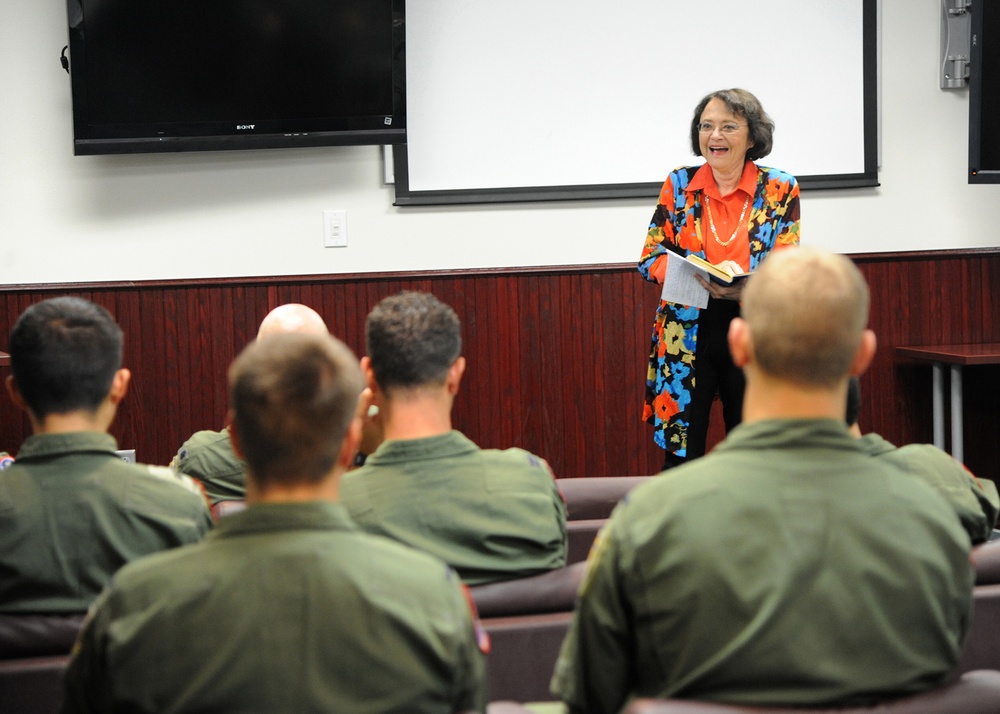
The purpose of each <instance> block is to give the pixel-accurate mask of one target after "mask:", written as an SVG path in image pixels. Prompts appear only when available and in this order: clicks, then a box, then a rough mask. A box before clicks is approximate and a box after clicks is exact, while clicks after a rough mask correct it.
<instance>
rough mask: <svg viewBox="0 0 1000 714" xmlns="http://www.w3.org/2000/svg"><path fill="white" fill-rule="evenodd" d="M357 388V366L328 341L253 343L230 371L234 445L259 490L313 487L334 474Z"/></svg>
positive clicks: (294, 337) (309, 337)
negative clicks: (282, 486) (270, 486)
mask: <svg viewBox="0 0 1000 714" xmlns="http://www.w3.org/2000/svg"><path fill="white" fill-rule="evenodd" d="M362 388H363V383H362V378H361V369H360V368H359V367H358V360H357V357H356V356H355V355H354V353H352V352H351V350H350V349H348V348H347V347H346V346H345V345H344V344H343V343H342V342H340V341H339V340H336V339H335V338H333V337H331V336H329V335H315V334H308V333H304V332H298V333H288V334H277V335H272V336H270V337H268V338H267V339H266V340H256V341H254V342H251V343H250V345H249V346H248V347H247V348H246V349H244V350H243V352H241V353H240V355H239V357H237V358H236V361H235V362H233V364H232V366H231V367H230V368H229V400H230V406H231V408H232V419H233V424H234V425H235V427H236V433H237V436H238V438H239V445H240V448H241V451H242V452H243V456H244V458H245V460H246V462H247V466H248V467H249V472H250V476H251V478H253V479H255V480H256V482H257V483H259V484H262V485H264V484H269V483H285V484H297V483H316V482H319V481H321V480H322V479H323V478H324V477H325V476H326V475H327V474H328V473H329V472H330V470H331V469H332V468H333V466H334V464H335V463H336V460H337V454H338V453H339V452H340V447H341V445H342V444H343V441H344V437H345V436H346V435H347V429H348V427H349V426H350V424H351V421H352V420H353V418H354V415H355V411H356V410H357V406H358V397H359V396H360V395H361V390H362Z"/></svg>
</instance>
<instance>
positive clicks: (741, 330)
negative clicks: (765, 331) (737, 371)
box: [727, 317, 753, 368]
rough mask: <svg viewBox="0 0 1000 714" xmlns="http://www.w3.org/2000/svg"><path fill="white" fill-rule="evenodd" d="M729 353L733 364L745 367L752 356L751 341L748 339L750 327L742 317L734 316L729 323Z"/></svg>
mask: <svg viewBox="0 0 1000 714" xmlns="http://www.w3.org/2000/svg"><path fill="white" fill-rule="evenodd" d="M727 337H728V339H729V353H730V354H731V355H732V356H733V364H735V365H736V366H737V367H741V368H742V367H746V366H747V365H748V364H749V363H750V360H751V358H752V357H753V341H752V340H751V339H750V328H749V326H748V325H747V322H746V320H744V319H743V318H742V317H734V318H733V321H732V322H730V323H729V334H728V336H727Z"/></svg>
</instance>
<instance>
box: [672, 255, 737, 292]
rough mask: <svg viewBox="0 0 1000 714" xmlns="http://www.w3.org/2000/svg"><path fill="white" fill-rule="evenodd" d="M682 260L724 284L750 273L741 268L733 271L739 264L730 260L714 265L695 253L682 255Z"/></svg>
mask: <svg viewBox="0 0 1000 714" xmlns="http://www.w3.org/2000/svg"><path fill="white" fill-rule="evenodd" d="M671 257H673V256H671ZM678 257H679V256H678ZM684 260H686V261H688V262H689V263H692V264H693V265H694V266H695V267H696V268H701V269H702V270H704V271H706V272H708V274H709V275H711V276H712V277H713V278H714V279H715V280H716V282H720V283H723V284H724V285H731V284H732V282H733V281H734V280H737V279H739V278H748V277H750V273H744V272H743V271H742V269H741V270H740V271H739V272H734V271H733V268H734V267H735V268H739V267H740V266H738V265H737V264H736V263H734V262H733V261H731V260H727V261H725V263H726V264H725V265H715V264H714V263H709V262H708V261H707V260H705V259H704V258H701V257H699V256H697V255H687V256H684Z"/></svg>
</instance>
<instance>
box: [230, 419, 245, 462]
mask: <svg viewBox="0 0 1000 714" xmlns="http://www.w3.org/2000/svg"><path fill="white" fill-rule="evenodd" d="M235 416H236V415H235V414H234V413H233V410H232V409H230V410H229V411H228V412H226V428H227V429H228V430H229V442H230V443H231V444H232V445H233V453H234V454H236V458H238V459H240V460H241V461H245V460H246V459H244V458H243V448H242V447H241V446H240V435H239V434H238V433H237V432H236V419H235Z"/></svg>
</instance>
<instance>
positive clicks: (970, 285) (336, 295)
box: [0, 251, 1000, 479]
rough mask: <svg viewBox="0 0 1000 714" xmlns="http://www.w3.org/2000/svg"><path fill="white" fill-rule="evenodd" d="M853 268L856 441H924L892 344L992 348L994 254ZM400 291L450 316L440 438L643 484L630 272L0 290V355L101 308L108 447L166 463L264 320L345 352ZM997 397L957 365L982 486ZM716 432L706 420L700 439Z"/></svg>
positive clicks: (990, 379) (894, 260) (209, 422)
mask: <svg viewBox="0 0 1000 714" xmlns="http://www.w3.org/2000/svg"><path fill="white" fill-rule="evenodd" d="M854 258H855V260H856V262H857V263H858V264H859V266H860V267H861V270H862V272H863V273H864V275H865V277H866V278H867V280H868V282H869V284H870V286H871V290H872V320H871V325H872V328H873V329H874V330H875V332H876V334H877V335H878V338H879V353H878V355H877V357H876V359H875V362H874V364H873V365H872V368H871V370H870V371H869V373H868V374H867V375H866V376H865V378H864V379H863V380H862V388H863V390H864V396H865V403H864V405H863V407H862V412H861V423H862V426H863V428H864V429H865V430H874V431H877V432H879V433H881V434H883V435H884V436H885V437H886V438H888V439H890V440H891V441H894V442H895V443H907V442H911V441H930V440H931V437H932V434H931V391H930V384H931V369H930V366H929V365H926V364H921V363H916V362H905V361H900V360H897V359H896V357H895V355H894V354H893V347H894V346H896V345H903V344H914V345H920V344H933V343H962V342H1000V324H998V319H997V318H998V317H1000V314H998V313H1000V309H998V310H995V309H994V307H993V304H992V296H993V293H994V291H993V287H994V286H997V287H1000V251H982V252H968V251H961V252H960V251H954V252H946V253H941V254H912V255H910V254H874V255H865V256H854ZM402 289H410V290H425V291H430V292H433V293H435V294H436V295H438V296H439V297H440V298H441V299H442V300H444V301H446V302H448V303H449V304H451V305H452V306H454V308H455V309H456V311H457V312H458V314H459V317H460V318H461V319H462V322H463V328H464V329H463V333H464V340H465V354H466V357H467V359H468V363H469V364H468V369H467V372H466V378H465V382H464V385H463V388H462V391H461V392H460V394H459V398H458V401H457V404H456V408H455V425H456V427H457V428H459V429H461V430H462V431H464V432H465V433H466V434H468V435H469V436H470V437H471V438H472V439H474V440H475V441H477V442H478V443H479V444H481V445H482V446H485V447H506V446H512V445H513V446H520V447H523V448H525V449H529V450H531V451H533V452H535V453H538V454H540V455H542V456H544V457H545V458H547V459H548V460H549V462H550V463H551V465H552V467H553V469H554V470H555V472H556V474H557V475H559V476H571V477H576V476H604V475H625V474H646V473H655V472H656V471H657V470H658V469H659V465H660V463H661V462H662V452H661V451H660V450H659V449H657V448H656V447H655V446H653V445H652V441H651V436H650V432H649V428H648V427H647V426H646V425H645V424H643V423H641V422H640V414H641V408H642V396H643V388H644V380H645V362H646V355H647V350H648V341H649V333H650V328H651V325H652V319H653V311H654V309H655V305H656V300H657V295H658V289H657V288H656V286H654V285H651V284H649V283H645V282H644V281H642V280H641V278H640V277H639V275H638V274H637V273H636V272H635V270H634V268H633V267H632V266H626V265H616V266H585V267H572V268H565V269H544V270H537V269H535V270H532V269H529V270H514V271H509V272H497V271H472V272H461V273H433V274H427V275H398V274H397V275H354V276H329V277H327V276H310V277H304V278H303V277H297V278H269V279H247V280H234V279H224V280H214V281H212V280H205V281H169V282H155V283H139V284H125V285H69V286H67V285H63V286H8V287H0V350H6V346H7V335H8V334H9V331H10V328H11V326H12V325H13V323H14V320H15V319H16V318H17V316H18V315H19V314H20V313H21V311H22V310H24V309H25V308H26V307H27V306H28V305H29V304H31V303H32V302H35V301H37V300H40V299H43V298H45V297H50V296H53V295H56V294H72V295H79V296H81V297H84V298H87V299H89V300H93V301H95V302H98V303H100V304H102V305H104V306H105V307H107V308H108V309H109V310H110V311H111V312H112V313H113V314H114V315H115V316H116V317H117V319H118V321H119V323H120V324H121V325H122V327H123V329H124V331H125V336H126V347H125V359H126V366H128V367H129V368H130V369H131V370H132V372H133V382H132V389H131V392H130V394H129V396H128V398H127V399H126V400H125V402H124V403H123V405H122V408H121V410H120V412H119V416H118V419H117V421H116V423H115V426H114V428H113V432H114V435H115V436H116V438H117V439H118V441H119V443H120V445H121V446H122V448H135V449H136V452H137V456H138V457H139V459H140V460H142V461H147V462H151V463H167V462H168V461H169V460H170V458H171V457H172V456H173V454H174V453H175V452H176V450H177V447H178V446H179V445H180V444H181V443H182V442H183V441H184V439H186V438H187V437H188V436H189V435H190V434H191V433H192V432H194V431H196V430H199V429H209V428H213V429H214V428H219V427H221V425H222V423H223V419H224V417H225V412H226V393H225V373H226V369H227V368H228V365H229V363H230V362H231V361H232V359H233V358H234V357H235V355H236V354H237V353H238V352H239V350H240V349H241V348H242V347H243V346H244V345H245V344H246V343H247V342H248V341H249V340H251V339H252V338H253V336H254V334H255V333H256V329H257V325H258V323H259V322H260V320H261V318H262V317H263V316H264V315H265V314H266V313H267V312H268V310H270V309H271V308H273V307H275V306H276V305H279V304H282V303H286V302H301V303H305V304H307V305H310V306H312V307H314V308H315V309H316V310H318V311H319V312H320V313H321V314H322V315H324V316H325V318H326V320H327V323H328V325H329V327H330V329H331V330H332V331H333V332H334V334H336V335H338V336H339V337H340V338H341V339H343V340H344V341H345V342H346V343H347V344H348V345H349V346H350V347H351V348H352V349H353V350H355V352H357V353H358V354H359V355H360V354H363V348H364V318H365V315H366V314H367V312H368V310H369V309H370V308H371V307H372V306H373V305H374V304H375V303H376V302H378V300H380V299H381V298H382V297H384V296H386V295H389V294H391V293H393V292H395V291H397V290H402ZM4 371H6V368H0V373H2V372H4ZM998 387H1000V367H995V368H994V367H972V368H966V371H965V390H964V395H965V428H966V440H965V441H966V444H965V449H966V463H967V464H968V466H969V467H970V468H971V469H972V470H973V471H974V472H976V473H978V474H979V475H981V476H985V477H988V478H993V479H996V478H998V477H1000V468H998V467H997V465H996V463H995V462H996V459H997V454H998V448H997V447H998V437H997V434H998V433H1000V407H998V406H997V397H998V395H1000V389H998ZM29 433H30V427H29V424H28V422H27V420H26V419H25V418H24V416H23V415H22V414H20V413H19V412H17V410H16V409H15V408H14V406H13V405H12V404H11V402H10V400H9V398H6V397H4V398H3V399H2V400H0V449H6V450H8V451H11V452H12V453H16V452H17V450H18V448H19V447H20V444H21V442H22V441H23V440H24V438H25V437H26V436H27V435H28V434H29ZM721 433H722V429H721V426H720V424H719V420H718V419H716V420H715V422H714V424H713V430H712V435H711V436H712V440H713V441H715V440H717V439H718V438H720V437H721Z"/></svg>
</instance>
